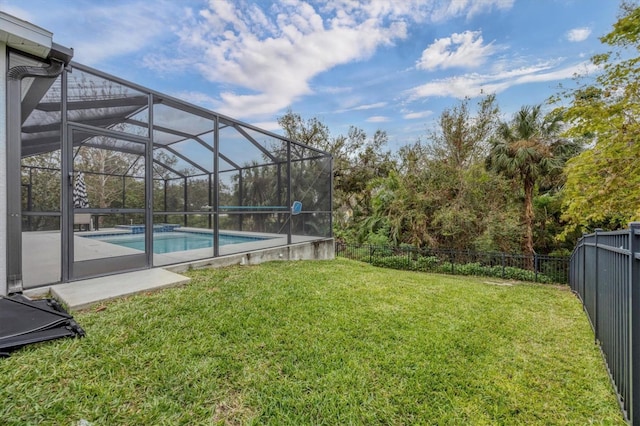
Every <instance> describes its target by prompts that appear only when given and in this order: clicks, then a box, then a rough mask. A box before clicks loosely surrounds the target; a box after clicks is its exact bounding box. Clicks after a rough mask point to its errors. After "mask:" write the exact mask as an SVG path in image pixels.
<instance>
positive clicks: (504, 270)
mask: <svg viewBox="0 0 640 426" xmlns="http://www.w3.org/2000/svg"><path fill="white" fill-rule="evenodd" d="M336 255H337V256H342V257H346V258H349V259H355V260H360V261H363V262H367V263H370V264H372V265H375V266H382V267H386V268H394V269H404V270H410V271H424V272H438V273H445V274H455V275H478V276H486V277H497V278H504V279H514V280H521V281H533V282H540V283H560V284H566V283H567V282H568V278H569V258H568V257H561V256H542V255H537V254H536V255H534V256H527V255H522V254H509V253H496V252H492V253H490V252H475V251H467V250H463V251H461V250H448V249H429V248H417V247H408V246H402V247H391V246H374V245H356V244H344V243H336Z"/></svg>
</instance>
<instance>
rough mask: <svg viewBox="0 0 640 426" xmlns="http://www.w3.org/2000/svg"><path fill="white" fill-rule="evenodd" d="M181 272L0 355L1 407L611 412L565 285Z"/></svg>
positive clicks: (199, 416)
mask: <svg viewBox="0 0 640 426" xmlns="http://www.w3.org/2000/svg"><path fill="white" fill-rule="evenodd" d="M189 275H190V276H191V277H193V280H192V282H191V283H190V284H189V285H187V286H184V287H180V288H175V289H170V290H164V291H161V292H157V293H152V294H145V295H140V296H136V297H131V298H129V299H126V300H119V301H114V302H112V303H108V304H106V305H104V306H101V307H99V308H97V309H93V310H91V311H88V312H83V313H77V314H76V315H75V316H76V319H77V320H78V322H79V323H80V324H81V325H82V326H83V327H84V328H85V329H86V331H87V337H86V338H84V339H78V340H61V341H56V342H50V343H45V344H41V345H35V346H31V347H28V348H25V349H23V350H21V351H18V352H16V353H15V354H14V355H13V356H12V357H11V358H7V359H0V400H1V401H2V403H0V423H2V424H8V425H14V424H15V425H23V424H29V423H31V424H52V425H75V424H77V423H78V421H80V420H81V419H85V420H87V421H89V422H91V423H92V424H94V425H127V424H129V425H161V424H168V425H169V424H170V425H173V424H184V425H199V424H247V423H248V424H273V425H283V424H291V425H301V424H328V425H336V424H366V425H369V424H398V425H404V424H436V425H447V424H451V425H460V424H465V425H466V424H480V425H484V424H490V425H494V424H504V425H513V424H523V425H524V424H526V425H530V424H544V425H556V424H575V425H585V424H607V425H608V424H620V425H623V424H624V422H623V420H622V417H621V415H620V412H619V409H618V405H617V403H616V400H615V397H614V394H613V391H612V389H611V386H610V384H609V379H608V377H607V374H606V371H605V368H604V366H603V363H602V359H601V357H600V354H599V351H598V349H597V347H596V346H595V345H594V343H593V335H592V332H591V329H590V328H589V325H588V322H587V319H586V317H585V315H584V313H583V312H582V309H581V306H580V303H579V302H578V300H577V299H576V298H575V296H573V295H572V294H571V292H570V291H569V290H568V289H567V288H566V287H556V286H548V285H537V284H522V283H519V284H516V285H512V286H509V285H498V284H502V283H500V282H499V280H496V279H495V278H491V279H483V278H478V277H460V276H444V275H431V274H424V273H416V272H403V271H397V270H390V269H380V268H375V267H372V266H369V265H365V264H361V263H358V262H355V261H349V260H345V259H339V260H335V261H320V262H319V261H316V262H303V261H301V262H274V263H268V264H263V265H260V266H244V267H241V266H238V267H231V268H225V269H217V270H203V271H193V272H191V273H190V274H189ZM114 280H117V278H114ZM114 284H116V282H114Z"/></svg>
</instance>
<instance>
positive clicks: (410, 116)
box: [402, 110, 433, 120]
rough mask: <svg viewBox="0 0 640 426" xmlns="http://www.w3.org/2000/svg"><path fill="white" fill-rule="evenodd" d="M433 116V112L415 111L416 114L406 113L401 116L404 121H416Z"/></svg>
mask: <svg viewBox="0 0 640 426" xmlns="http://www.w3.org/2000/svg"><path fill="white" fill-rule="evenodd" d="M431 115H433V111H429V110H427V111H417V112H407V113H406V114H404V115H403V116H402V118H404V119H405V120H416V119H420V118H426V117H429V116H431Z"/></svg>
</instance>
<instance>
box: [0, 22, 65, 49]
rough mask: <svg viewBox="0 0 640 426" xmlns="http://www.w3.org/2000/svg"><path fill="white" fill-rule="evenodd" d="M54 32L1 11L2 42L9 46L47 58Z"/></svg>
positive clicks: (0, 39)
mask: <svg viewBox="0 0 640 426" xmlns="http://www.w3.org/2000/svg"><path fill="white" fill-rule="evenodd" d="M52 37H53V33H51V32H49V31H47V30H45V29H43V28H40V27H38V26H36V25H33V24H32V23H30V22H27V21H23V20H22V19H19V18H16V17H15V16H11V15H8V14H6V13H4V12H0V43H3V44H5V45H7V46H9V47H12V48H14V49H17V50H20V51H22V52H26V53H29V54H31V55H35V56H38V57H40V58H46V57H47V55H48V54H49V51H50V50H51V45H52Z"/></svg>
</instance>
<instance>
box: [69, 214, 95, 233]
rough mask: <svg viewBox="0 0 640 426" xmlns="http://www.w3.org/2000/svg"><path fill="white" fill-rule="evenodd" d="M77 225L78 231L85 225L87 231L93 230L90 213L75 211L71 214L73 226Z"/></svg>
mask: <svg viewBox="0 0 640 426" xmlns="http://www.w3.org/2000/svg"><path fill="white" fill-rule="evenodd" d="M76 226H77V227H78V231H82V228H83V227H86V230H87V231H93V220H92V219H91V213H75V214H74V215H73V228H74V229H75V227H76Z"/></svg>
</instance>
